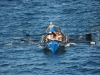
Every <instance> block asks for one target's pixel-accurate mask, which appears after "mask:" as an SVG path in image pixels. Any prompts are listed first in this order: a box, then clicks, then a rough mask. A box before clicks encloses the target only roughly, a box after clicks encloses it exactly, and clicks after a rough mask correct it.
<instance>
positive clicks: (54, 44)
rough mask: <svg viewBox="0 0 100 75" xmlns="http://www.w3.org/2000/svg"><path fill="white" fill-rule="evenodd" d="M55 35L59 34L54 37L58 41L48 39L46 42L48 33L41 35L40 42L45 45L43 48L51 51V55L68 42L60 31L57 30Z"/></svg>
mask: <svg viewBox="0 0 100 75" xmlns="http://www.w3.org/2000/svg"><path fill="white" fill-rule="evenodd" d="M56 33H60V38H59V36H56V38H58V39H49V40H47V38H48V36H50V35H49V34H48V33H47V34H46V35H42V38H41V42H42V43H44V44H45V47H46V48H48V49H49V50H51V52H52V53H55V52H56V51H57V50H58V49H59V48H60V47H61V46H64V43H66V42H67V41H68V38H67V36H66V35H64V34H63V32H62V31H61V29H60V28H59V29H58V30H57V31H56Z"/></svg>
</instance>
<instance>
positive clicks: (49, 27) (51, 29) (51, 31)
mask: <svg viewBox="0 0 100 75" xmlns="http://www.w3.org/2000/svg"><path fill="white" fill-rule="evenodd" d="M54 27H57V28H59V26H56V25H54V24H52V22H50V25H49V26H48V28H47V29H46V32H48V29H49V33H52V34H53V35H56V32H55V30H54Z"/></svg>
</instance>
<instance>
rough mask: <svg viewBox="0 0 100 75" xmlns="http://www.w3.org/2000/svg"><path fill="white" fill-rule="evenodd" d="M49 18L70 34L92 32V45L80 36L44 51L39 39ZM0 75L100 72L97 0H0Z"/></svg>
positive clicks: (98, 74)
mask: <svg viewBox="0 0 100 75" xmlns="http://www.w3.org/2000/svg"><path fill="white" fill-rule="evenodd" d="M50 21H52V22H53V23H54V24H56V25H58V26H60V27H61V29H62V31H63V32H64V33H65V34H66V35H68V36H69V37H70V36H73V37H70V38H74V39H78V38H77V37H75V36H76V35H85V34H92V39H93V41H96V45H89V44H87V43H85V42H84V38H83V43H76V45H74V46H70V47H68V48H66V49H65V51H64V52H63V53H57V54H52V53H47V54H46V53H45V52H44V50H43V48H41V46H40V41H39V40H40V38H41V36H42V34H44V33H45V29H46V28H47V26H48V25H49V22H50ZM81 40H82V39H81ZM74 42H75V41H74ZM0 75H100V1H99V0H0Z"/></svg>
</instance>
